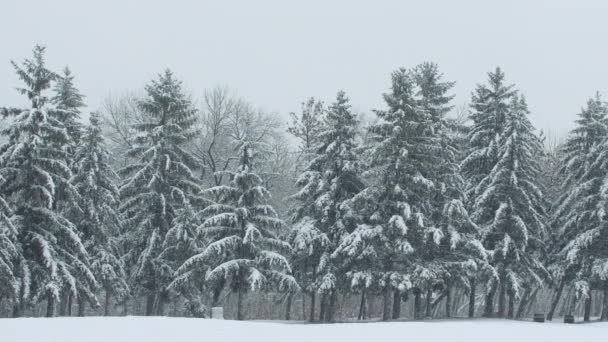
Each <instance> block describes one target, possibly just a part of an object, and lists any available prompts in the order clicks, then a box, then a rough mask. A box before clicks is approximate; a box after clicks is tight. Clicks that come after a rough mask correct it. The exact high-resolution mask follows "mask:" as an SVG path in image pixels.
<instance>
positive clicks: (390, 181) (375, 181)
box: [340, 69, 440, 320]
mask: <svg viewBox="0 0 608 342" xmlns="http://www.w3.org/2000/svg"><path fill="white" fill-rule="evenodd" d="M391 90H392V91H391V92H390V93H388V94H385V95H384V100H385V102H386V104H387V106H388V110H386V111H376V115H377V116H378V118H379V119H380V120H382V121H380V122H379V123H378V124H376V125H373V126H371V128H370V132H371V133H372V134H373V136H372V139H373V142H374V146H373V150H372V153H371V160H370V163H369V166H370V170H369V171H368V175H369V176H370V185H369V186H368V187H367V188H365V189H364V190H363V191H362V192H360V193H359V194H358V195H356V196H355V197H354V198H353V206H354V208H357V211H358V212H359V213H360V215H362V217H363V218H364V220H365V221H366V222H365V224H362V225H359V226H358V227H357V228H356V229H355V231H354V232H353V233H351V234H350V235H349V236H348V237H346V238H345V239H344V241H343V242H342V244H341V246H340V249H341V250H346V251H349V253H350V254H351V255H365V254H374V255H375V257H376V258H377V260H378V262H379V263H380V265H379V267H378V268H377V272H376V274H378V276H379V277H380V279H379V281H378V284H379V287H380V288H381V289H382V291H383V296H384V311H383V319H384V320H387V319H389V316H390V307H389V305H390V302H391V294H392V293H393V291H398V292H400V293H403V292H404V291H405V290H407V289H408V288H409V287H410V285H411V283H410V277H409V275H410V273H411V271H412V270H413V269H414V267H415V266H416V262H415V260H414V257H413V253H414V251H415V250H416V248H417V247H420V246H422V244H423V241H424V239H425V237H426V236H428V234H429V233H432V231H434V230H435V228H433V226H432V223H431V222H430V219H431V216H430V213H431V210H432V204H431V197H430V195H429V193H430V192H431V191H433V189H434V187H435V184H434V183H433V181H432V180H431V179H429V177H431V176H432V175H433V167H432V164H433V163H434V162H436V161H437V160H435V157H434V156H436V155H438V153H439V149H440V146H439V145H438V144H437V143H436V141H435V140H434V139H433V129H432V120H431V116H430V114H429V113H428V112H427V111H425V110H424V109H423V108H422V107H421V106H420V105H419V104H418V101H417V100H416V98H415V82H414V80H413V79H412V75H411V73H410V72H409V71H408V70H406V69H399V70H397V71H395V72H394V73H393V74H392V88H391Z"/></svg>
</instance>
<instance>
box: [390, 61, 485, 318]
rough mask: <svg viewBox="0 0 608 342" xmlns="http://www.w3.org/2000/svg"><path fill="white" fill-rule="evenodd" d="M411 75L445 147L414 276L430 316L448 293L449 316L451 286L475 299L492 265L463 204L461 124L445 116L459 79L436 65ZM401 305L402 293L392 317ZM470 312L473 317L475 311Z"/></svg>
mask: <svg viewBox="0 0 608 342" xmlns="http://www.w3.org/2000/svg"><path fill="white" fill-rule="evenodd" d="M412 74H413V78H414V80H415V83H416V85H417V101H418V103H419V105H420V107H422V108H423V109H424V110H425V111H426V112H428V113H429V114H430V116H431V124H432V128H433V132H432V138H433V139H434V140H436V141H437V143H438V144H439V145H440V146H441V149H440V150H438V151H437V153H436V156H435V157H436V161H435V162H434V163H433V164H432V172H431V173H430V174H429V176H428V178H429V179H431V180H432V181H433V183H434V184H435V186H434V187H433V189H432V192H431V212H430V213H429V215H428V216H429V218H430V219H429V221H430V223H431V224H432V226H431V227H430V228H429V229H428V235H427V238H426V240H425V241H423V244H424V248H418V250H417V251H416V253H415V255H416V258H417V259H418V262H417V265H416V268H415V270H414V273H413V278H412V280H413V282H414V284H416V287H417V288H418V290H417V293H419V291H420V289H422V288H424V289H426V292H427V298H426V315H427V316H430V315H431V312H432V307H433V305H432V303H439V299H440V298H443V297H445V298H446V316H448V317H449V316H450V315H451V307H450V304H451V295H452V287H454V286H462V287H464V288H465V290H467V291H469V293H470V294H471V296H470V297H469V299H474V298H475V284H476V279H475V278H476V276H477V275H478V274H481V273H486V274H487V273H488V271H489V270H491V267H489V265H488V263H487V255H486V254H487V253H486V251H485V249H484V248H483V246H482V244H481V242H480V241H479V237H480V234H479V228H478V227H477V225H476V224H474V223H473V222H472V221H471V219H470V218H469V214H468V212H467V210H466V208H465V203H466V195H465V181H464V179H463V177H462V176H461V174H460V167H459V165H458V164H459V158H460V155H461V154H462V153H463V152H464V151H462V148H463V146H462V145H461V140H459V139H458V137H457V133H458V131H457V130H458V129H459V127H456V126H455V124H454V123H453V122H450V121H448V119H447V117H446V115H447V114H448V113H449V112H450V110H451V109H452V108H453V106H452V105H451V104H450V101H451V100H452V99H453V97H454V96H453V95H449V94H448V93H449V92H450V90H451V89H452V87H453V86H454V84H455V83H454V82H446V81H443V74H442V73H440V72H439V67H438V65H437V64H435V63H423V64H421V65H418V66H417V67H416V68H414V69H413V70H412ZM478 271H482V272H478ZM434 288H435V289H436V288H441V293H440V294H439V295H438V296H437V298H436V299H435V300H433V301H432V300H431V299H432V298H431V295H432V293H433V289H434ZM415 294H416V293H415ZM418 302H420V299H418ZM395 304H397V306H396V305H395ZM398 304H399V297H397V296H395V298H394V300H393V308H394V310H393V312H394V315H393V318H398V316H399V315H398V312H399V310H398ZM474 305H475V303H474V301H473V302H472V303H470V307H469V308H471V307H473V308H474ZM416 311H420V308H418V310H416ZM417 314H418V315H420V312H417ZM469 314H470V315H473V312H469Z"/></svg>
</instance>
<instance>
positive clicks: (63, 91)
mask: <svg viewBox="0 0 608 342" xmlns="http://www.w3.org/2000/svg"><path fill="white" fill-rule="evenodd" d="M53 91H54V93H55V95H54V96H53V97H52V98H51V103H53V104H54V105H55V107H56V108H57V109H58V110H56V111H55V113H56V115H57V120H59V121H60V122H61V123H62V124H63V126H64V127H65V128H66V130H67V133H68V136H69V137H70V141H71V145H72V146H68V147H69V152H70V153H74V152H75V150H76V149H75V147H76V146H78V144H79V143H80V137H81V135H82V133H83V132H82V131H83V126H82V123H81V122H80V114H81V109H82V108H84V107H85V104H84V95H82V94H81V93H80V91H79V90H78V89H77V88H76V86H75V85H74V75H73V74H72V72H71V71H70V69H69V68H68V67H65V69H63V74H62V75H59V76H58V77H57V79H56V82H55V87H54V88H53Z"/></svg>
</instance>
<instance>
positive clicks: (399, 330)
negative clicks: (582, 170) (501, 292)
mask: <svg viewBox="0 0 608 342" xmlns="http://www.w3.org/2000/svg"><path fill="white" fill-rule="evenodd" d="M607 340H608V323H591V324H575V325H567V324H563V323H545V324H539V323H532V322H516V321H506V320H504V321H503V320H501V321H499V320H475V321H462V320H458V321H435V322H433V321H430V322H389V323H381V322H378V323H338V324H296V323H289V324H287V323H275V322H272V323H271V322H235V321H221V320H208V319H195V318H168V317H112V318H105V317H85V318H19V319H10V318H7V319H0V341H2V342H123V341H125V342H126V341H128V342H139V341H142V342H189V341H213V342H218V341H241V342H257V341H264V342H274V341H281V342H286V341H289V342H300V341H302V342H304V341H306V342H324V341H334V342H337V341H347V342H359V341H361V342H363V341H365V342H382V341H394V342H401V341H409V342H417V341H424V342H434V341H441V342H457V341H466V342H475V341H484V342H490V341H491V342H501V341H509V342H525V341H535V342H541V341H547V342H576V341H585V342H593V341H607Z"/></svg>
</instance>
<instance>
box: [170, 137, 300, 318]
mask: <svg viewBox="0 0 608 342" xmlns="http://www.w3.org/2000/svg"><path fill="white" fill-rule="evenodd" d="M254 157H255V155H254V151H253V145H252V144H251V143H249V142H244V143H243V144H242V146H241V158H240V165H239V167H238V170H237V171H228V172H227V174H228V175H229V176H230V177H229V178H230V179H231V181H230V183H229V184H227V185H220V186H215V187H212V188H210V189H207V190H205V191H204V193H205V194H206V195H207V197H208V198H209V199H211V200H214V204H211V205H209V206H208V207H206V208H205V209H203V211H202V214H203V216H205V217H206V219H205V221H204V222H203V224H202V225H201V226H200V228H199V229H200V232H201V235H202V236H204V237H205V238H207V239H208V241H209V243H208V244H207V246H206V248H205V249H204V250H203V251H202V252H200V253H199V254H197V255H194V256H192V257H191V258H189V259H188V260H186V262H185V263H184V264H183V265H182V266H181V267H180V268H179V269H178V271H177V276H178V277H180V276H184V275H187V273H188V272H192V271H196V270H197V269H201V268H202V269H204V268H207V267H208V268H209V271H208V272H206V275H205V281H206V282H207V283H209V287H210V288H219V289H221V288H224V287H225V286H226V285H227V286H229V288H230V289H231V290H232V291H233V292H235V293H236V294H237V319H238V320H243V319H244V318H245V316H244V312H243V296H244V295H245V293H246V291H247V290H248V289H250V290H252V291H255V290H260V289H265V288H268V287H270V286H272V285H275V286H276V288H278V289H279V290H281V291H293V290H296V289H298V288H299V286H298V284H297V283H296V281H295V279H294V278H293V276H292V275H291V274H290V273H291V267H290V265H289V262H288V261H287V258H286V257H285V256H284V255H283V254H285V253H289V252H290V251H291V246H290V245H289V244H287V243H285V242H283V241H281V240H279V239H278V236H277V234H278V231H279V230H280V229H281V227H282V226H283V225H284V223H283V222H282V221H281V220H280V219H279V218H277V214H276V212H275V211H274V209H273V208H272V207H271V206H269V205H268V204H267V202H266V201H267V198H268V196H269V195H270V194H269V193H268V191H267V190H266V189H265V188H264V187H263V185H262V179H261V178H260V177H259V176H258V175H257V174H256V173H255V171H254V170H253V169H252V166H253V159H254Z"/></svg>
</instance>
